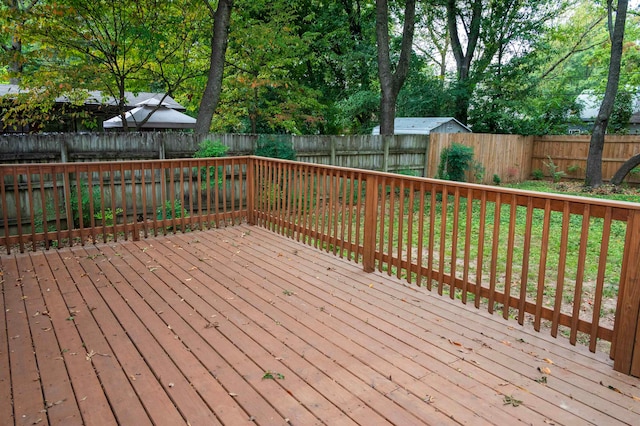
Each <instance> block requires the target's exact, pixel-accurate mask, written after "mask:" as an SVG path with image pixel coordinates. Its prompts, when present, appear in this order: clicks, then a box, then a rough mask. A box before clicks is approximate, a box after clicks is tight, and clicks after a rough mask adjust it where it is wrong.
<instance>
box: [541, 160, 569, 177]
mask: <svg viewBox="0 0 640 426" xmlns="http://www.w3.org/2000/svg"><path fill="white" fill-rule="evenodd" d="M547 158H548V159H549V161H547V162H544V165H545V167H546V168H547V169H548V170H549V175H551V179H553V183H558V182H560V179H562V178H563V177H564V176H565V172H563V171H562V170H560V168H559V167H558V165H557V164H556V163H554V162H553V159H552V158H551V156H547Z"/></svg>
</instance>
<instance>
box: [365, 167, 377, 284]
mask: <svg viewBox="0 0 640 426" xmlns="http://www.w3.org/2000/svg"><path fill="white" fill-rule="evenodd" d="M377 224H378V176H377V175H369V176H367V180H366V193H365V205H364V241H363V245H364V251H363V256H362V267H363V269H364V271H365V272H373V271H374V269H375V263H376V260H375V254H376V233H377V232H376V231H377Z"/></svg>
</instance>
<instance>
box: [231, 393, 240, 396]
mask: <svg viewBox="0 0 640 426" xmlns="http://www.w3.org/2000/svg"><path fill="white" fill-rule="evenodd" d="M229 396H238V394H237V393H233V392H229Z"/></svg>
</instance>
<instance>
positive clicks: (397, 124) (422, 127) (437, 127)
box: [371, 117, 471, 135]
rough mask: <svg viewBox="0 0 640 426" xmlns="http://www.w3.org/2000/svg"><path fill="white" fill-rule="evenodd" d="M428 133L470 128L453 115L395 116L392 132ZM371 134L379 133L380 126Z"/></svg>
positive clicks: (460, 131) (454, 131) (458, 130)
mask: <svg viewBox="0 0 640 426" xmlns="http://www.w3.org/2000/svg"><path fill="white" fill-rule="evenodd" d="M429 133H471V129H470V128H468V127H467V126H465V125H464V124H462V123H461V122H459V121H458V120H456V119H455V118H453V117H396V119H395V121H394V134H396V135H428V134H429ZM371 134H373V135H379V134H380V126H376V127H374V128H373V131H372V132H371Z"/></svg>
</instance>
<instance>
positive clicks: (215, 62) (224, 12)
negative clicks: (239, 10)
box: [195, 0, 233, 134]
mask: <svg viewBox="0 0 640 426" xmlns="http://www.w3.org/2000/svg"><path fill="white" fill-rule="evenodd" d="M203 1H204V2H205V4H206V5H207V8H208V10H209V13H210V15H211V16H212V18H213V29H212V32H211V57H210V61H209V72H208V75H207V84H206V87H205V89H204V93H203V94H202V99H201V100H200V108H199V109H198V117H197V119H196V120H197V121H196V127H195V132H196V133H200V134H206V133H208V132H209V129H210V128H211V120H212V118H213V114H214V113H215V111H216V108H217V106H218V102H219V101H220V92H222V78H223V76H224V62H225V55H226V52H227V43H228V40H229V26H230V23H231V10H232V9H233V0H218V7H217V8H216V9H215V10H214V9H213V6H212V5H211V3H210V2H209V0H203Z"/></svg>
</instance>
